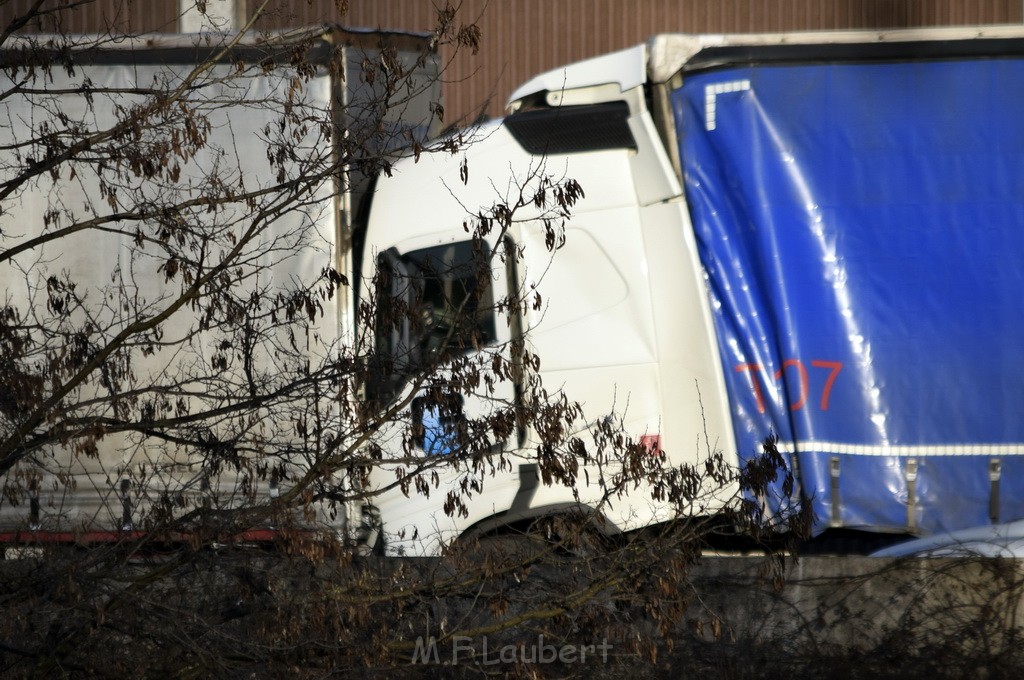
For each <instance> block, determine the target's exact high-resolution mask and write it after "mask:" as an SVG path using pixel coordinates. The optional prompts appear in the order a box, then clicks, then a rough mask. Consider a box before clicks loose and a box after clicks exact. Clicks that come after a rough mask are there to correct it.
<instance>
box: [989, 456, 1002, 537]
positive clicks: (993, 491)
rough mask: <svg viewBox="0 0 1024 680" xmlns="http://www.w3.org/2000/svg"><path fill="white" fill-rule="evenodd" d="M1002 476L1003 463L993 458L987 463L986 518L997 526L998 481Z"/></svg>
mask: <svg viewBox="0 0 1024 680" xmlns="http://www.w3.org/2000/svg"><path fill="white" fill-rule="evenodd" d="M1002 476H1003V462H1002V461H1001V460H1000V459H999V458H993V459H991V460H990V461H989V462H988V482H989V493H988V518H989V519H990V520H992V524H999V479H1000V478H1001V477H1002Z"/></svg>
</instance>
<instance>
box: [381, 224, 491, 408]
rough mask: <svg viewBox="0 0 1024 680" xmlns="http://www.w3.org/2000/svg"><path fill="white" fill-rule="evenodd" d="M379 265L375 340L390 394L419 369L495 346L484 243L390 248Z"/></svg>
mask: <svg viewBox="0 0 1024 680" xmlns="http://www.w3.org/2000/svg"><path fill="white" fill-rule="evenodd" d="M377 265H378V271H379V275H378V282H377V310H376V328H375V335H376V345H377V353H378V355H379V356H380V358H381V359H382V360H383V361H384V365H383V366H381V368H382V369H384V371H385V373H387V374H388V375H386V376H380V378H383V382H384V383H386V384H387V385H388V387H389V388H390V389H388V388H386V391H388V392H391V391H392V390H393V389H397V388H398V387H399V385H400V384H401V382H403V380H404V379H405V377H406V376H407V375H408V374H410V373H411V372H412V371H415V370H416V369H418V368H422V367H424V366H427V365H428V364H430V363H432V362H439V361H444V360H445V359H448V358H451V357H453V356H457V355H459V354H463V353H465V352H468V351H471V350H472V349H474V348H477V347H482V346H485V345H487V344H491V343H493V342H494V340H495V337H496V336H495V318H494V317H495V314H494V304H493V295H492V292H491V275H490V249H489V248H488V246H487V244H486V243H483V242H481V241H460V242H458V243H451V244H447V245H442V246H434V247H431V248H423V249H421V250H414V251H410V252H408V253H400V252H398V251H397V250H395V249H393V248H392V249H390V250H388V251H386V252H384V253H381V254H380V256H379V257H378V261H377ZM379 386H380V387H383V386H384V385H379ZM379 396H383V395H379Z"/></svg>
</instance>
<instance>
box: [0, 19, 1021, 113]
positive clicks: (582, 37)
mask: <svg viewBox="0 0 1024 680" xmlns="http://www.w3.org/2000/svg"><path fill="white" fill-rule="evenodd" d="M236 1H238V2H246V3H247V4H248V6H249V9H254V8H255V7H256V6H257V5H258V4H260V2H261V0H236ZM451 1H452V4H455V5H458V6H460V13H459V20H460V21H462V22H467V23H468V22H476V23H477V24H478V25H479V27H480V29H481V33H482V39H481V45H480V51H479V53H478V54H476V55H471V54H469V52H468V50H463V51H461V52H458V53H454V52H453V51H452V50H451V49H448V48H445V49H444V50H443V52H442V55H443V57H444V59H445V60H446V61H450V66H449V69H448V70H447V72H446V83H445V87H444V100H445V108H446V109H447V111H448V119H449V120H454V119H456V118H462V117H469V118H472V117H474V116H475V115H477V114H478V113H480V112H483V113H486V114H489V115H497V114H500V113H501V111H502V108H503V105H504V101H505V98H506V97H507V96H508V95H509V94H510V93H511V92H512V90H513V89H514V88H515V87H516V86H517V85H519V84H520V83H522V82H523V81H525V80H526V79H527V78H529V77H530V76H532V75H534V74H536V73H538V72H541V71H545V70H547V69H551V68H554V67H556V66H559V65H560V64H564V63H567V62H570V61H576V60H578V59H583V58H586V57H589V56H594V55H596V54H601V53H603V52H609V51H612V50H617V49H622V48H624V47H628V46H630V45H634V44H637V43H639V42H642V41H643V40H645V39H646V38H647V37H648V36H650V35H651V34H654V33H664V32H688V33H725V32H748V31H755V32H756V31H790V30H812V29H830V28H898V27H909V26H931V25H952V24H997V23H1022V21H1024V12H1022V4H1024V0H451ZM67 2H68V0H46V5H52V6H57V5H60V4H67ZM33 3H34V0H11V1H10V2H7V3H5V4H2V5H0V21H2V22H3V24H2V25H4V26H6V25H7V23H8V22H9V21H10V20H11V18H12V17H13V16H16V15H17V13H18V12H19V11H24V10H25V9H26V8H28V7H30V6H31V5H32V4H33ZM341 4H343V2H342V0H290V1H289V0H271V3H270V8H269V10H268V14H267V16H266V18H265V19H264V20H263V21H262V22H261V26H263V27H266V28H281V27H286V26H300V25H309V24H318V23H324V22H338V21H343V23H345V24H347V25H349V26H363V27H367V28H390V29H401V30H419V31H423V30H431V29H432V28H433V27H434V25H435V22H436V11H435V9H434V7H435V5H436V4H443V0H348V6H349V10H348V15H347V16H346V17H344V19H342V16H341V14H340V11H339V6H340V5H341ZM177 6H178V2H177V0H96V1H95V2H93V3H91V4H86V5H83V6H80V7H77V8H76V9H74V10H72V11H65V12H63V13H62V15H61V16H62V17H63V18H62V24H61V25H62V27H63V28H64V29H65V30H68V31H73V32H96V31H102V30H104V28H105V27H106V26H110V25H114V26H116V27H117V28H118V29H119V30H132V31H137V32H148V31H173V30H175V29H176V26H177ZM44 28H49V29H52V28H53V25H52V24H50V25H48V26H45V27H44Z"/></svg>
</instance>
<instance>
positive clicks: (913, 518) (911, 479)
mask: <svg viewBox="0 0 1024 680" xmlns="http://www.w3.org/2000/svg"><path fill="white" fill-rule="evenodd" d="M907 529H909V530H910V531H917V458H908V459H907Z"/></svg>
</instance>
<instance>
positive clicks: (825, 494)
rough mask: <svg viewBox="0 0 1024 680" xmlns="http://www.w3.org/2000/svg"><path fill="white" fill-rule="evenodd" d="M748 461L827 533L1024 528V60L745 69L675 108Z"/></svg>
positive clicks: (694, 81) (714, 75)
mask: <svg viewBox="0 0 1024 680" xmlns="http://www.w3.org/2000/svg"><path fill="white" fill-rule="evenodd" d="M671 101H672V108H673V112H674V115H675V124H676V127H677V130H678V132H679V154H680V158H681V160H682V166H683V177H684V180H685V186H686V198H687V202H688V204H689V208H690V211H691V216H692V221H693V226H694V229H695V231H696V236H697V240H698V243H699V252H700V258H701V262H702V264H703V267H704V270H705V272H706V274H707V280H708V285H709V294H710V296H711V306H712V309H713V313H714V323H715V330H716V333H717V337H718V345H719V350H720V354H721V361H722V372H723V374H724V376H725V379H726V382H727V387H728V391H729V395H730V407H731V413H732V419H733V426H734V429H735V433H736V439H737V444H738V450H739V452H740V454H741V456H742V455H743V454H744V453H747V454H749V453H750V452H753V451H756V450H757V449H758V446H759V444H760V442H761V441H762V440H763V439H764V438H765V437H766V436H767V435H769V434H770V433H774V434H776V435H777V436H778V438H779V447H780V449H781V450H784V451H786V452H788V453H790V454H792V457H793V462H794V464H795V465H796V467H797V469H798V470H799V475H800V480H801V484H802V491H803V494H804V496H805V498H807V499H809V500H810V502H811V503H812V507H813V510H814V512H815V515H816V518H817V527H818V529H819V530H821V529H823V528H825V527H827V526H829V525H835V526H853V527H870V528H873V529H881V530H897V531H902V530H912V531H921V532H924V533H931V532H935V531H945V530H951V529H957V528H962V527H968V526H975V525H980V524H985V523H988V522H990V521H999V519H1000V518H1003V519H1009V518H1019V517H1024V456H1022V454H1024V418H1021V417H1020V414H1022V413H1024V301H1022V294H1024V266H1022V263H1021V259H1022V258H1024V58H1021V56H1020V55H1017V54H1009V55H999V54H983V55H974V54H971V55H967V56H959V55H958V54H957V45H956V44H955V43H953V44H951V45H950V46H949V47H948V51H947V52H945V53H940V54H937V55H935V56H934V57H933V58H926V59H915V58H909V55H903V56H898V57H895V58H890V59H872V60H861V59H860V58H858V56H857V55H851V56H850V57H849V58H847V59H845V60H834V61H824V62H822V61H807V62H804V61H795V62H789V63H742V62H741V63H737V64H734V65H726V66H720V67H718V68H714V69H711V70H707V71H703V72H695V73H693V74H691V75H689V76H688V77H687V78H685V81H684V83H683V85H682V86H681V87H679V88H677V89H675V90H674V91H673V92H672V93H671Z"/></svg>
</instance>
